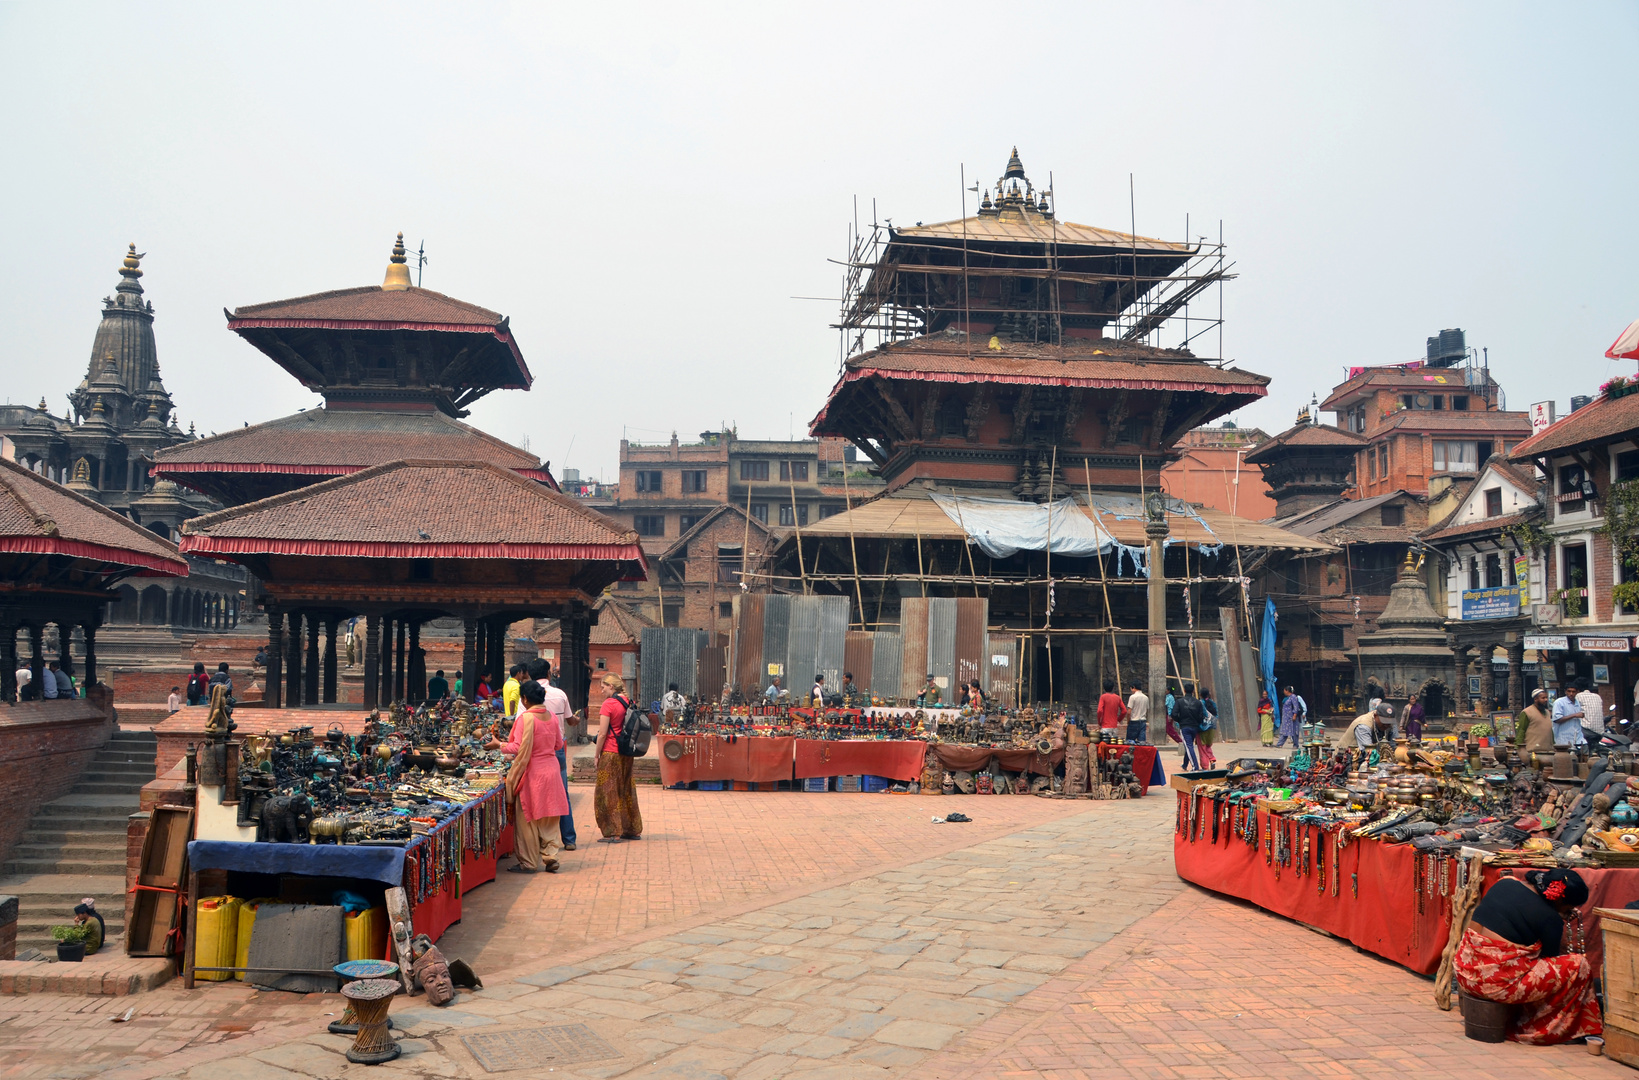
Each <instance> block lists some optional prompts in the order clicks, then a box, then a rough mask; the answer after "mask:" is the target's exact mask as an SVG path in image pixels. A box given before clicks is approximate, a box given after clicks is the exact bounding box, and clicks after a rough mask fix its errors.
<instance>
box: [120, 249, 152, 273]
mask: <svg viewBox="0 0 1639 1080" xmlns="http://www.w3.org/2000/svg"><path fill="white" fill-rule="evenodd" d="M147 257H148V253H147V252H146V251H144V252H142V253H141V254H138V252H137V246H136V245H135V244H132V245H131V246H130V248H129V250H127V252H126V254H125V262H124V264H122V265H121V266H120V276H121V277H128V278H139V277H141V276H142V271H141V270H140V269H138V267H140V266H141V265H142V260H143V259H145V258H147Z"/></svg>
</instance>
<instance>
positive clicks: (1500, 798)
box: [1173, 741, 1639, 975]
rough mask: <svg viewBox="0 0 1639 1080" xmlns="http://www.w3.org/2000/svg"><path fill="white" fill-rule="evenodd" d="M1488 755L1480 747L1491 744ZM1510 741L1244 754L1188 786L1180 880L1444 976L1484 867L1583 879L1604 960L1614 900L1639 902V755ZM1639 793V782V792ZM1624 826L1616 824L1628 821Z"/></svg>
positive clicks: (1593, 951)
mask: <svg viewBox="0 0 1639 1080" xmlns="http://www.w3.org/2000/svg"><path fill="white" fill-rule="evenodd" d="M1482 749H1483V750H1484V751H1485V753H1484V754H1483V756H1482V754H1481V753H1480V751H1481V750H1482ZM1531 757H1532V756H1529V755H1528V757H1527V759H1526V760H1522V759H1521V758H1520V756H1519V755H1518V754H1514V753H1511V752H1510V749H1509V748H1508V747H1506V746H1504V747H1491V746H1485V747H1479V746H1477V745H1474V746H1469V745H1466V744H1464V745H1458V744H1456V743H1455V741H1452V742H1447V743H1443V744H1436V745H1431V746H1427V747H1424V746H1399V747H1396V746H1394V745H1392V744H1385V745H1381V746H1380V747H1379V748H1378V749H1376V750H1372V751H1364V752H1363V751H1358V750H1350V751H1337V750H1333V749H1331V748H1330V747H1324V746H1320V745H1316V744H1309V745H1306V746H1305V747H1304V748H1303V750H1302V752H1300V753H1298V754H1296V755H1294V757H1293V759H1292V762H1291V763H1290V764H1288V765H1284V766H1282V765H1280V764H1279V763H1278V762H1269V761H1258V760H1255V759H1242V760H1241V761H1239V762H1231V763H1230V765H1229V768H1228V769H1226V770H1220V771H1219V772H1218V773H1217V774H1215V775H1213V774H1196V775H1195V776H1194V778H1180V779H1179V781H1177V782H1178V783H1180V784H1181V785H1182V786H1183V787H1185V788H1188V789H1189V790H1181V791H1179V793H1178V795H1177V798H1178V818H1177V823H1176V830H1175V836H1174V843H1173V853H1174V861H1175V864H1176V867H1177V872H1178V876H1179V877H1181V878H1183V879H1184V880H1186V881H1189V882H1192V883H1194V884H1197V885H1200V886H1202V887H1203V888H1208V889H1212V890H1214V891H1216V892H1221V893H1224V894H1226V895H1229V896H1234V897H1237V898H1239V899H1243V900H1248V901H1250V902H1252V903H1254V904H1257V905H1258V906H1259V907H1262V908H1264V909H1266V910H1268V911H1272V912H1275V913H1276V914H1279V915H1284V916H1286V917H1288V918H1292V919H1296V920H1298V921H1299V922H1302V923H1305V924H1306V925H1309V926H1314V927H1316V928H1318V929H1321V930H1324V931H1326V932H1327V933H1330V934H1333V935H1335V936H1337V937H1339V938H1342V939H1344V940H1347V941H1350V942H1352V943H1354V944H1355V945H1357V946H1359V947H1360V948H1362V949H1366V950H1368V951H1370V952H1372V953H1375V954H1376V955H1378V956H1381V957H1383V958H1385V959H1388V960H1392V961H1394V962H1395V963H1397V964H1400V965H1402V966H1404V967H1406V968H1409V969H1410V970H1412V971H1416V972H1420V973H1422V974H1425V975H1426V974H1433V973H1434V972H1435V971H1436V970H1438V969H1439V967H1440V965H1441V960H1442V955H1443V954H1444V952H1445V950H1446V948H1447V945H1448V942H1449V941H1450V940H1451V924H1452V919H1453V905H1454V903H1455V902H1456V901H1457V898H1458V897H1459V896H1460V895H1461V893H1462V891H1463V888H1464V886H1465V885H1466V879H1467V875H1468V873H1469V872H1470V870H1471V868H1473V867H1479V868H1480V873H1481V874H1482V881H1483V886H1484V887H1485V888H1489V887H1490V886H1491V884H1493V883H1494V882H1495V881H1496V880H1498V879H1499V878H1501V877H1503V876H1505V875H1513V876H1518V875H1519V874H1521V873H1523V872H1524V871H1525V870H1526V869H1529V868H1544V867H1553V866H1563V867H1570V868H1574V869H1576V870H1577V872H1578V873H1579V874H1580V875H1581V876H1582V878H1583V880H1584V881H1585V882H1586V883H1587V884H1588V887H1589V892H1590V897H1589V900H1588V902H1587V903H1586V904H1584V905H1582V906H1581V909H1580V910H1581V915H1580V924H1579V925H1578V926H1576V927H1575V928H1574V930H1573V940H1576V941H1578V942H1585V943H1586V945H1585V948H1586V951H1587V953H1588V954H1589V956H1590V959H1591V960H1592V961H1593V963H1594V964H1595V965H1596V966H1597V964H1598V962H1599V949H1600V943H1599V942H1600V938H1599V933H1598V916H1597V915H1596V914H1595V913H1594V912H1595V909H1596V908H1600V907H1618V908H1619V907H1624V906H1625V905H1627V904H1628V903H1630V902H1633V901H1635V900H1639V867H1630V866H1628V865H1626V864H1627V863H1629V862H1633V861H1635V859H1634V858H1632V856H1634V855H1635V854H1636V853H1635V851H1634V849H1636V848H1639V831H1636V830H1639V811H1636V810H1633V809H1631V808H1630V807H1629V806H1627V805H1625V804H1626V803H1627V800H1628V798H1629V797H1630V796H1629V794H1628V793H1629V792H1630V791H1631V792H1632V796H1631V797H1632V798H1633V799H1635V800H1636V801H1639V784H1633V783H1632V782H1631V781H1630V780H1629V775H1630V773H1629V772H1628V770H1629V769H1631V768H1633V766H1634V762H1632V761H1630V760H1625V758H1626V757H1627V755H1613V757H1616V758H1617V759H1618V760H1615V761H1613V760H1612V759H1611V758H1593V759H1589V758H1587V757H1585V756H1584V757H1583V759H1582V760H1581V761H1578V760H1577V757H1576V755H1574V754H1571V753H1564V752H1562V753H1560V754H1557V755H1545V756H1544V755H1539V756H1535V759H1534V760H1532V759H1531ZM1630 784H1631V786H1630ZM1613 819H1614V820H1613Z"/></svg>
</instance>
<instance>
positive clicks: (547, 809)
mask: <svg viewBox="0 0 1639 1080" xmlns="http://www.w3.org/2000/svg"><path fill="white" fill-rule="evenodd" d="M519 696H520V698H521V699H522V701H523V704H524V709H523V711H522V712H520V713H519V714H518V719H517V720H515V721H513V724H512V735H511V737H510V739H509V740H508V742H507V743H506V744H505V745H504V746H503V745H502V744H501V741H500V740H499V739H494V738H492V739H490V740H489V742H487V743H485V744H484V746H485V749H487V750H499V751H501V753H503V754H511V755H513V758H512V767H511V768H510V769H508V770H507V775H506V793H507V803H508V805H509V806H510V807H511V815H512V836H513V855H514V856H515V857H516V858H517V860H518V861H517V863H516V864H515V865H513V866H509V867H508V868H507V869H508V871H509V872H511V873H514V874H533V873H535V872H537V871H540V870H545V871H546V872H547V873H549V874H555V873H557V872H558V860H557V858H556V856H557V854H558V852H559V851H560V850H562V848H561V845H560V844H559V843H558V818H560V817H562V816H563V815H564V814H567V813H568V812H569V793H568V792H566V791H564V789H563V778H562V775H561V774H560V773H559V771H558V751H559V750H560V749H562V748H563V726H562V725H561V724H559V723H558V718H557V717H556V716H554V715H553V714H552V713H550V712H548V711H547V708H546V704H545V702H546V688H545V687H543V686H542V685H541V684H540V683H538V682H536V681H535V680H534V679H531V680H529V681H528V682H526V683H524V685H523V686H522V687H520V688H519Z"/></svg>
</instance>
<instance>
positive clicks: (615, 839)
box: [598, 836, 620, 844]
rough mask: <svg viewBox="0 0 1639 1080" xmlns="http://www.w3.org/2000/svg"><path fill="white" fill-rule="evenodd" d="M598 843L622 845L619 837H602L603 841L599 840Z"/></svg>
mask: <svg viewBox="0 0 1639 1080" xmlns="http://www.w3.org/2000/svg"><path fill="white" fill-rule="evenodd" d="M598 843H600V844H618V843H620V837H618V836H605V837H602V838H601V839H599V840H598Z"/></svg>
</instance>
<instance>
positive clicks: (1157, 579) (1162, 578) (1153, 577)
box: [1144, 491, 1168, 733]
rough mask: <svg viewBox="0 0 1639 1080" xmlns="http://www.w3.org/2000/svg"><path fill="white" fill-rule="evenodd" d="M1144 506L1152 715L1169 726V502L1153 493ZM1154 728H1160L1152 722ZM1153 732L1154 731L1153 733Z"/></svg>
mask: <svg viewBox="0 0 1639 1080" xmlns="http://www.w3.org/2000/svg"><path fill="white" fill-rule="evenodd" d="M1147 499H1148V501H1147V504H1146V505H1145V507H1144V536H1145V538H1146V539H1147V540H1148V541H1149V548H1150V551H1149V571H1150V577H1149V590H1148V599H1149V646H1150V648H1149V654H1150V655H1149V660H1150V690H1149V697H1150V715H1151V716H1152V717H1156V718H1158V719H1159V720H1161V721H1163V723H1162V724H1161V725H1160V726H1162V727H1164V726H1165V723H1164V721H1165V720H1166V709H1165V703H1166V700H1167V569H1166V554H1167V549H1166V539H1167V533H1168V529H1167V516H1166V499H1165V497H1164V496H1163V495H1162V494H1161V493H1160V492H1159V491H1152V492H1150V494H1149V495H1148V497H1147ZM1150 726H1151V728H1152V729H1154V728H1155V727H1156V726H1157V725H1156V724H1155V723H1154V722H1152V723H1151V725H1150ZM1152 733H1153V732H1152Z"/></svg>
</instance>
